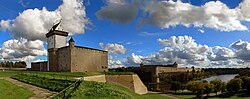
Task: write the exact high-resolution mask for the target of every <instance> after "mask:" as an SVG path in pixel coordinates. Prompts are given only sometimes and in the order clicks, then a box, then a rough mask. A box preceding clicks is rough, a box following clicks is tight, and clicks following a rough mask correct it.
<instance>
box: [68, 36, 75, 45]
mask: <svg viewBox="0 0 250 99" xmlns="http://www.w3.org/2000/svg"><path fill="white" fill-rule="evenodd" d="M69 46H70V47H74V46H75V41H74V39H73V38H70V40H69Z"/></svg>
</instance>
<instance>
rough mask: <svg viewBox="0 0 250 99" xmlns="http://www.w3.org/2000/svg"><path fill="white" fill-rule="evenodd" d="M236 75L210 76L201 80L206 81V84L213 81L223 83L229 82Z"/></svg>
mask: <svg viewBox="0 0 250 99" xmlns="http://www.w3.org/2000/svg"><path fill="white" fill-rule="evenodd" d="M237 75H238V74H227V75H217V76H211V77H209V78H205V79H202V81H203V80H206V81H208V82H210V81H212V80H215V79H220V80H222V81H223V82H228V81H229V80H231V79H233V78H234V77H235V76H237Z"/></svg>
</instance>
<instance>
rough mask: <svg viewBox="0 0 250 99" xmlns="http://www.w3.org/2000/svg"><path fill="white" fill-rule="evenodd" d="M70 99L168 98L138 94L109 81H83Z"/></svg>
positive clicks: (165, 98)
mask: <svg viewBox="0 0 250 99" xmlns="http://www.w3.org/2000/svg"><path fill="white" fill-rule="evenodd" d="M70 98H72V99H100V98H102V99H103V98H106V99H168V98H167V97H165V96H161V95H158V94H145V95H138V94H136V93H134V92H132V91H130V90H128V89H126V88H123V87H120V86H116V85H113V84H109V83H100V82H89V81H83V82H82V83H81V84H80V86H79V88H78V90H77V91H75V92H74V93H73V94H72V96H71V97H70Z"/></svg>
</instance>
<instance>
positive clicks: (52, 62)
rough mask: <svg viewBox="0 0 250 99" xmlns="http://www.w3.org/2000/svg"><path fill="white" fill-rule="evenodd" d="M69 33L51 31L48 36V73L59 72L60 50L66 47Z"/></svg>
mask: <svg viewBox="0 0 250 99" xmlns="http://www.w3.org/2000/svg"><path fill="white" fill-rule="evenodd" d="M67 36H68V33H67V32H64V31H59V30H50V31H49V33H47V34H46V38H47V44H48V46H47V48H48V66H47V67H48V68H47V70H48V71H58V59H57V50H58V48H61V47H64V46H66V41H67Z"/></svg>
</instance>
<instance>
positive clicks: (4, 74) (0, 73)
mask: <svg viewBox="0 0 250 99" xmlns="http://www.w3.org/2000/svg"><path fill="white" fill-rule="evenodd" d="M20 72H23V71H9V70H5V71H3V70H0V77H11V76H13V75H16V74H18V73H20Z"/></svg>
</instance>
